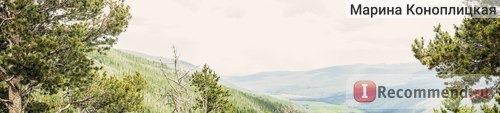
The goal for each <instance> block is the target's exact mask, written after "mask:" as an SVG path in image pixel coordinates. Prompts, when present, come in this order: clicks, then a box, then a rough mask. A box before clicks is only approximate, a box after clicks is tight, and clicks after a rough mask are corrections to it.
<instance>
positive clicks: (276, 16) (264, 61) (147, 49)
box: [115, 0, 461, 76]
mask: <svg viewBox="0 0 500 113" xmlns="http://www.w3.org/2000/svg"><path fill="white" fill-rule="evenodd" d="M127 2H128V3H129V4H130V6H131V8H132V9H131V11H132V12H131V13H132V16H133V18H132V19H131V23H130V24H129V28H128V29H127V31H126V32H124V33H123V34H122V35H121V36H120V39H119V41H118V44H117V45H116V46H115V47H116V48H118V49H126V50H132V51H137V52H142V53H146V54H150V55H154V56H162V57H170V56H172V53H171V46H172V45H175V46H177V48H178V51H179V53H180V54H181V59H182V60H185V61H188V62H191V63H193V64H195V65H203V64H204V63H207V64H209V65H210V66H211V67H212V68H213V69H214V70H215V71H216V72H218V73H219V74H220V75H223V76H231V75H245V74H251V73H256V72H262V71H278V70H291V71H297V70H308V69H315V68H321V67H328V66H333V65H344V64H357V63H363V64H380V63H404V62H415V61H416V60H415V58H414V57H413V54H412V52H411V46H410V45H411V43H412V42H413V40H414V39H415V38H420V37H422V36H424V37H425V38H427V39H429V38H433V36H434V33H433V32H432V29H433V26H435V25H437V24H439V23H441V24H442V25H443V27H444V28H445V30H451V29H452V27H453V26H452V25H453V24H454V23H459V22H460V20H461V19H356V18H347V17H346V11H345V10H346V9H345V8H346V7H345V6H346V3H345V2H344V1H342V0H128V1H127Z"/></svg>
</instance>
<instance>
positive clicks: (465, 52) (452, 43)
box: [412, 18, 500, 112]
mask: <svg viewBox="0 0 500 113" xmlns="http://www.w3.org/2000/svg"><path fill="white" fill-rule="evenodd" d="M455 30H456V32H455V35H454V36H452V35H450V34H449V33H448V32H446V31H442V30H441V26H440V25H438V26H437V27H435V29H434V31H435V32H436V37H435V38H434V39H433V40H430V41H429V42H428V44H426V45H425V44H424V43H425V42H424V40H423V38H421V39H415V42H414V44H413V45H412V48H413V49H412V50H413V52H414V53H415V57H416V58H417V59H418V60H420V62H421V63H422V64H423V65H425V66H427V67H428V68H429V69H434V70H435V71H437V74H438V75H437V76H438V77H439V78H443V79H447V78H457V77H459V78H461V79H459V80H457V81H453V82H450V83H447V84H448V85H449V88H458V89H459V88H464V87H466V86H471V85H474V84H476V83H478V82H479V80H480V79H481V78H486V82H487V83H489V82H492V79H491V77H498V76H499V74H500V19H496V18H466V19H464V20H463V22H462V25H460V26H456V27H455ZM494 84H495V85H494V86H493V87H492V88H491V89H498V88H500V87H498V86H499V83H498V82H496V83H494ZM469 88H470V87H469ZM498 93H499V92H497V94H495V96H496V97H495V98H497V99H496V101H497V104H500V97H499V94H498ZM492 96H493V95H490V97H492ZM460 100H462V98H460V97H457V98H448V99H446V100H445V101H443V105H444V106H445V107H446V109H448V110H449V111H452V112H461V111H464V110H465V111H467V109H465V108H468V107H466V106H461V105H460ZM489 100H491V98H489V99H486V100H485V101H489ZM482 108H488V107H482ZM491 109H498V108H496V106H494V108H491ZM483 110H485V111H490V110H488V109H483Z"/></svg>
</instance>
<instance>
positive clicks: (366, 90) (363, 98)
mask: <svg viewBox="0 0 500 113" xmlns="http://www.w3.org/2000/svg"><path fill="white" fill-rule="evenodd" d="M376 87H377V85H376V84H375V82H373V81H371V80H360V81H357V82H356V83H354V87H353V92H354V93H353V95H354V100H356V101H358V102H372V101H374V100H375V98H376V95H377V93H376V90H377V88H376Z"/></svg>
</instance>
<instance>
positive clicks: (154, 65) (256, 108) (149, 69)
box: [90, 50, 302, 113]
mask: <svg viewBox="0 0 500 113" xmlns="http://www.w3.org/2000/svg"><path fill="white" fill-rule="evenodd" d="M90 56H91V57H92V58H94V59H95V60H96V61H97V62H99V63H98V64H99V65H102V66H103V68H104V69H103V71H104V72H106V73H107V75H118V76H119V75H123V74H130V73H135V72H138V73H140V74H141V75H142V76H143V78H144V79H145V80H146V81H147V85H146V88H145V90H144V91H145V92H144V107H145V111H146V112H171V110H172V109H173V108H172V106H170V105H169V102H168V101H167V99H164V98H162V97H161V96H160V95H161V94H162V93H164V92H162V91H163V87H164V86H166V85H168V82H169V81H168V80H166V79H163V73H164V72H163V71H169V72H166V73H170V72H171V71H172V67H171V64H170V63H171V62H172V61H171V60H168V59H166V58H157V57H151V56H145V55H143V54H137V53H131V52H127V51H122V50H110V51H107V52H106V54H105V55H99V54H92V55H90ZM160 59H162V62H163V63H164V64H165V65H166V66H165V65H162V63H160ZM181 65H184V66H180V67H189V66H191V67H192V65H191V64H181ZM162 67H166V68H167V69H164V70H163V71H162V69H161V68H162ZM192 68H194V67H192ZM167 76H173V75H168V74H167ZM225 88H226V89H229V92H230V94H231V96H230V97H229V99H228V100H229V101H230V103H231V104H232V105H233V107H234V108H233V111H234V112H241V113H255V112H274V113H283V112H287V113H290V112H302V110H301V108H299V107H298V106H296V105H294V104H292V103H291V102H288V101H286V100H280V99H275V98H272V97H268V96H263V95H257V94H252V93H249V92H245V91H239V90H237V89H234V88H230V87H225Z"/></svg>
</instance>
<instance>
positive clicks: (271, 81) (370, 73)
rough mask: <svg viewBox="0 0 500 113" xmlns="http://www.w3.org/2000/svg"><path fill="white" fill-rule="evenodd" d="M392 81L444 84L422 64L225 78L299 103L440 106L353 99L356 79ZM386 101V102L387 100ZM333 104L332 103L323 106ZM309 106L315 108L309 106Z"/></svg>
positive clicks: (389, 108) (371, 108)
mask: <svg viewBox="0 0 500 113" xmlns="http://www.w3.org/2000/svg"><path fill="white" fill-rule="evenodd" d="M365 79H366V80H374V81H375V82H380V83H384V82H383V81H384V80H387V81H391V82H392V84H388V85H394V86H391V87H396V88H398V87H403V88H413V87H420V86H425V87H441V86H442V83H441V81H439V79H438V78H436V77H435V72H434V71H432V70H428V69H427V68H426V67H425V66H422V65H420V64H419V63H415V62H413V63H400V64H371V65H367V64H353V65H340V66H331V67H325V68H319V69H313V70H308V71H274V72H260V73H255V74H251V75H247V76H229V77H224V80H226V81H229V82H231V83H233V84H234V85H236V86H237V87H241V88H245V89H248V90H250V91H254V92H258V93H263V94H269V95H274V96H277V97H280V98H287V99H289V100H292V101H294V102H297V103H299V104H300V103H311V102H324V103H328V104H332V105H340V106H350V107H349V108H355V109H360V110H362V111H365V112H404V111H408V110H409V109H394V108H399V107H401V108H404V107H412V106H417V105H429V106H435V105H437V106H439V103H440V102H439V101H437V102H434V101H425V100H426V99H409V100H411V101H408V100H405V99H401V100H390V99H379V100H378V102H375V103H374V104H371V105H359V103H357V102H353V101H354V99H353V98H352V94H351V93H352V84H353V83H354V81H353V80H365ZM384 101H385V102H384ZM322 106H329V105H322ZM305 107H306V108H307V107H309V108H311V109H316V108H312V107H310V106H309V105H305ZM428 108H431V107H421V106H420V107H415V109H411V110H412V112H424V111H426V110H429V109H428Z"/></svg>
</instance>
